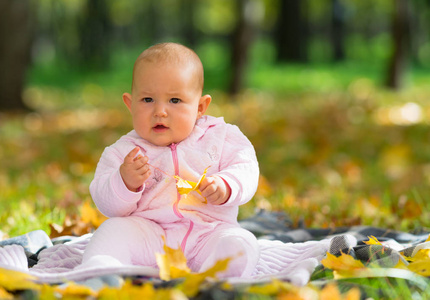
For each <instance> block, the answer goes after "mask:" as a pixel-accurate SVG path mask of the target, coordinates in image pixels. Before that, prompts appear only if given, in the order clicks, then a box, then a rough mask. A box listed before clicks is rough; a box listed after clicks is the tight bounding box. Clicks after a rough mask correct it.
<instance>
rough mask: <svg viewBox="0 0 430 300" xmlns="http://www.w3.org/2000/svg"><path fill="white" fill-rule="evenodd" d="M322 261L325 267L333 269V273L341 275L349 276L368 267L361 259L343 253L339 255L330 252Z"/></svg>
mask: <svg viewBox="0 0 430 300" xmlns="http://www.w3.org/2000/svg"><path fill="white" fill-rule="evenodd" d="M321 263H322V264H323V266H324V267H326V268H328V269H331V270H333V271H334V272H333V274H334V275H335V278H336V276H339V277H349V276H352V275H354V273H356V272H359V271H362V270H365V269H366V267H365V266H364V265H363V263H362V262H361V261H359V260H356V259H354V258H353V257H352V256H351V255H348V254H345V253H341V255H340V256H339V257H337V256H335V255H333V254H331V253H328V252H327V257H326V258H324V259H323V260H322V261H321Z"/></svg>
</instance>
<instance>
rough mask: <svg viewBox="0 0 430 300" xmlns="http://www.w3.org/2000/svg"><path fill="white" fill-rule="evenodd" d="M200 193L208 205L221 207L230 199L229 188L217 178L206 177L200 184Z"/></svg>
mask: <svg viewBox="0 0 430 300" xmlns="http://www.w3.org/2000/svg"><path fill="white" fill-rule="evenodd" d="M199 189H200V192H201V193H202V196H203V197H205V198H206V200H208V202H209V203H210V204H213V205H221V204H224V203H225V202H227V200H228V198H230V194H231V189H230V186H229V185H228V184H227V183H226V182H225V181H224V180H223V179H222V178H221V177H219V176H216V175H215V176H210V177H206V178H205V179H203V180H202V182H201V183H200V188H199Z"/></svg>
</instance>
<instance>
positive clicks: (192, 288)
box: [181, 258, 231, 297]
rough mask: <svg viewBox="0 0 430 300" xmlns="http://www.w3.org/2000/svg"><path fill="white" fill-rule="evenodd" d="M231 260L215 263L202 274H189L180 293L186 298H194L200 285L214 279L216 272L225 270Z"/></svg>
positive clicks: (226, 259)
mask: <svg viewBox="0 0 430 300" xmlns="http://www.w3.org/2000/svg"><path fill="white" fill-rule="evenodd" d="M230 260H231V258H225V259H221V260H219V261H217V262H216V263H215V265H214V266H213V267H211V268H210V269H208V270H206V271H205V272H202V273H190V274H188V275H187V276H186V277H185V281H184V282H183V284H182V286H181V287H182V291H183V292H184V293H185V295H186V296H187V297H194V296H196V295H197V293H198V292H199V290H200V285H201V284H202V283H203V282H204V281H205V280H206V279H207V278H216V274H217V273H218V272H222V271H225V270H227V267H228V264H229V263H230Z"/></svg>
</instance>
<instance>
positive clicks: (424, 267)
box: [408, 258, 430, 277]
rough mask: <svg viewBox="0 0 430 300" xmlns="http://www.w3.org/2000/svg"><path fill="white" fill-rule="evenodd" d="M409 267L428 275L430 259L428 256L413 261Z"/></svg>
mask: <svg viewBox="0 0 430 300" xmlns="http://www.w3.org/2000/svg"><path fill="white" fill-rule="evenodd" d="M408 269H409V270H410V271H412V272H414V273H417V274H419V275H421V276H425V277H428V276H430V259H428V258H427V259H420V260H416V261H413V262H411V263H410V264H409V265H408Z"/></svg>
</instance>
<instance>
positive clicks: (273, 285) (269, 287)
mask: <svg viewBox="0 0 430 300" xmlns="http://www.w3.org/2000/svg"><path fill="white" fill-rule="evenodd" d="M247 292H248V293H252V294H258V295H265V296H274V295H277V294H279V293H280V292H283V294H284V295H283V299H285V298H286V296H287V295H288V296H291V294H293V295H294V296H295V297H296V298H295V299H301V298H300V297H299V289H297V288H296V287H295V286H293V285H292V284H291V283H288V282H284V281H281V280H279V279H276V278H274V279H273V280H272V281H271V282H269V283H266V284H263V285H252V286H250V287H249V288H248V289H247ZM285 292H287V293H288V294H286V293H285Z"/></svg>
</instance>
